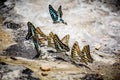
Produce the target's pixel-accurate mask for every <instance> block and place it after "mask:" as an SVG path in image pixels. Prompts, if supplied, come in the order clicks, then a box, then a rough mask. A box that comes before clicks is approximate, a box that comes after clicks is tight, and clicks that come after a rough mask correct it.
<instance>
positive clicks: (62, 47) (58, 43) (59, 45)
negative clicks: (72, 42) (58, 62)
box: [53, 34, 70, 52]
mask: <svg viewBox="0 0 120 80" xmlns="http://www.w3.org/2000/svg"><path fill="white" fill-rule="evenodd" d="M53 41H54V45H55V49H56V50H57V52H67V51H70V48H69V47H68V46H67V45H65V44H64V43H63V42H62V41H61V40H60V39H59V37H58V36H57V34H55V35H54V36H53Z"/></svg>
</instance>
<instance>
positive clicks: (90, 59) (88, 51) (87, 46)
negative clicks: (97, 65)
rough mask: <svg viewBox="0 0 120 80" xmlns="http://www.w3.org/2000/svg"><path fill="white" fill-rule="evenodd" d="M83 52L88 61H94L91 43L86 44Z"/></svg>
mask: <svg viewBox="0 0 120 80" xmlns="http://www.w3.org/2000/svg"><path fill="white" fill-rule="evenodd" d="M82 53H84V55H85V57H86V60H87V62H90V63H92V62H93V58H92V56H91V54H90V46H89V45H86V46H84V47H83V50H82Z"/></svg>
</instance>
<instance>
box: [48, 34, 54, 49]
mask: <svg viewBox="0 0 120 80" xmlns="http://www.w3.org/2000/svg"><path fill="white" fill-rule="evenodd" d="M53 36H54V34H53V32H50V33H49V36H48V37H47V38H48V47H53V48H55V46H54V41H53Z"/></svg>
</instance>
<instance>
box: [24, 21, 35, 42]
mask: <svg viewBox="0 0 120 80" xmlns="http://www.w3.org/2000/svg"><path fill="white" fill-rule="evenodd" d="M27 26H28V33H27V35H26V39H27V40H29V39H30V37H32V31H31V28H33V29H34V30H35V27H34V25H33V24H32V23H31V22H28V23H27Z"/></svg>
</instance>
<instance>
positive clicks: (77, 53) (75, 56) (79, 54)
mask: <svg viewBox="0 0 120 80" xmlns="http://www.w3.org/2000/svg"><path fill="white" fill-rule="evenodd" d="M71 57H72V59H73V60H75V61H78V57H80V61H81V62H84V63H85V64H87V62H86V60H85V55H84V54H83V53H82V51H81V50H80V47H79V45H78V42H77V41H76V42H75V43H74V44H73V47H72V50H71Z"/></svg>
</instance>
